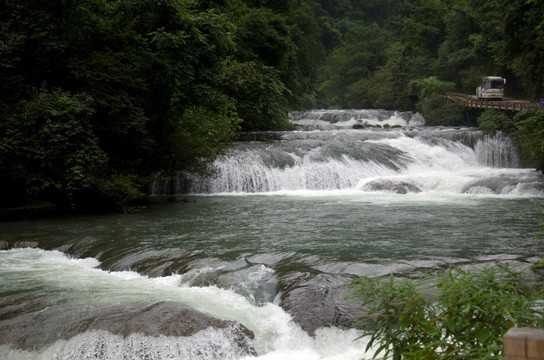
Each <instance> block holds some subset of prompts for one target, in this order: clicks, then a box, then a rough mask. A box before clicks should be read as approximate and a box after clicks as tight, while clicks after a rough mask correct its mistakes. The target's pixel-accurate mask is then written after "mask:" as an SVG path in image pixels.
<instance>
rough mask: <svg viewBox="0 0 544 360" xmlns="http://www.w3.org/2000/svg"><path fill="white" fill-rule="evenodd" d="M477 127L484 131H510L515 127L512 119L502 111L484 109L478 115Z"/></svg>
mask: <svg viewBox="0 0 544 360" xmlns="http://www.w3.org/2000/svg"><path fill="white" fill-rule="evenodd" d="M478 127H479V128H480V129H482V130H483V131H484V132H485V133H494V132H495V131H504V132H507V133H511V132H512V131H514V129H515V125H514V121H513V119H512V118H511V117H510V116H508V114H506V113H505V112H504V111H498V110H495V109H485V110H484V111H483V112H482V114H481V115H480V116H479V117H478Z"/></svg>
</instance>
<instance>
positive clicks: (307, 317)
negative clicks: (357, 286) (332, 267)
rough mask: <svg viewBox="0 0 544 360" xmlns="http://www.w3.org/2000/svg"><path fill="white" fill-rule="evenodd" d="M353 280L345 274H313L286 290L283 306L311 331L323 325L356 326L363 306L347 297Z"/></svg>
mask: <svg viewBox="0 0 544 360" xmlns="http://www.w3.org/2000/svg"><path fill="white" fill-rule="evenodd" d="M350 281H351V279H350V278H348V277H345V276H336V275H328V274H319V275H316V276H315V277H314V276H310V277H309V279H308V280H306V281H302V282H300V283H298V284H296V286H295V287H294V288H293V289H292V290H289V291H287V292H285V294H284V296H283V299H282V301H281V306H282V308H284V309H285V311H287V312H288V313H289V314H291V316H292V317H293V320H294V321H295V322H296V323H297V324H299V325H300V326H301V328H302V329H303V330H304V331H306V332H308V333H309V334H310V335H314V334H315V331H316V330H317V329H318V328H321V327H329V326H335V327H338V328H343V329H348V328H353V327H354V326H355V322H356V317H357V314H359V313H360V307H359V306H358V305H357V304H355V303H354V302H353V301H352V300H348V299H345V297H346V295H347V294H348V284H349V283H350Z"/></svg>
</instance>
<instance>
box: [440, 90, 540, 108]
mask: <svg viewBox="0 0 544 360" xmlns="http://www.w3.org/2000/svg"><path fill="white" fill-rule="evenodd" d="M444 96H445V97H446V98H447V99H450V100H453V101H455V102H456V103H458V104H460V105H462V106H465V107H470V108H474V109H486V108H487V109H497V110H505V111H523V110H527V109H537V110H544V108H541V107H540V105H539V104H538V103H530V102H528V101H523V100H502V101H494V100H478V99H477V98H476V96H473V95H466V94H460V93H446V94H444Z"/></svg>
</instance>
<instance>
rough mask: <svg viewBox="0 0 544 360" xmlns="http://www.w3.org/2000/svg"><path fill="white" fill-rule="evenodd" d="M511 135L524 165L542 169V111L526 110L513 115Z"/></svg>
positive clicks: (543, 164) (543, 155)
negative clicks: (513, 128) (514, 127)
mask: <svg viewBox="0 0 544 360" xmlns="http://www.w3.org/2000/svg"><path fill="white" fill-rule="evenodd" d="M514 122H515V124H516V125H515V126H516V130H515V131H514V133H513V137H514V139H515V140H516V144H517V145H518V148H519V149H520V151H521V153H522V155H523V157H524V158H525V159H526V163H527V164H526V165H528V166H533V167H536V168H537V169H539V170H542V171H544V111H539V110H533V111H531V110H528V111H524V112H521V113H519V114H517V115H516V116H514Z"/></svg>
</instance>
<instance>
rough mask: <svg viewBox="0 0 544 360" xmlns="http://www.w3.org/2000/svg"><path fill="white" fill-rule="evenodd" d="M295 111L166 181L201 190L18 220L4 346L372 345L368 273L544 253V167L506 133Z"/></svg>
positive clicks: (263, 353)
mask: <svg viewBox="0 0 544 360" xmlns="http://www.w3.org/2000/svg"><path fill="white" fill-rule="evenodd" d="M292 119H293V122H294V123H295V124H297V126H299V127H300V129H299V130H298V131H290V132H262V133H252V134H244V135H245V136H244V138H245V141H239V142H237V143H235V144H233V145H232V147H231V148H230V149H229V151H228V153H227V154H225V155H224V156H222V157H220V158H218V159H217V160H216V161H215V163H214V168H215V174H214V176H208V177H204V176H200V175H197V174H183V176H180V177H179V178H177V179H175V180H173V181H172V180H160V181H156V182H155V183H154V184H153V185H152V187H151V193H152V194H154V195H166V194H184V196H183V197H182V198H183V201H161V200H164V198H161V197H157V198H156V199H155V200H157V201H153V202H152V204H151V205H150V206H149V207H148V208H147V209H142V211H141V212H139V213H137V214H133V215H131V216H126V215H123V214H94V215H90V214H89V215H83V216H73V217H70V216H66V217H60V218H50V219H39V220H36V221H23V222H0V235H1V236H0V283H1V284H2V286H0V359H6V360H23V359H37V360H42V359H43V360H49V359H59V360H61V359H66V360H68V359H70V360H72V359H90V358H92V359H103V360H118V359H124V360H128V359H134V360H136V359H176V360H177V359H184V360H185V359H195V360H212V359H213V360H215V359H232V360H248V359H263V360H264V359H266V360H280V359H281V360H283V359H297V360H333V359H342V360H356V359H362V358H365V357H366V358H372V357H373V355H374V354H373V351H372V349H371V351H369V352H368V353H367V352H365V348H366V347H367V339H366V338H361V339H358V340H356V341H354V340H355V339H357V338H358V336H359V335H360V329H358V328H357V325H356V324H355V321H356V319H357V316H358V315H360V314H361V310H362V309H361V306H360V304H358V303H356V302H350V301H349V300H347V299H346V295H347V292H348V291H349V290H348V288H349V283H350V281H351V280H352V279H353V278H355V277H358V276H373V277H375V276H378V277H381V276H387V275H389V274H395V275H396V276H397V275H400V276H419V275H421V274H428V273H429V271H434V270H437V271H440V270H442V269H445V268H448V267H455V266H467V267H470V268H474V267H478V266H484V267H488V266H493V265H496V264H497V263H499V264H502V263H504V262H508V263H509V264H510V265H511V266H512V268H516V269H518V268H520V269H530V268H531V265H533V264H535V263H538V262H539V261H540V260H541V254H542V244H541V243H539V242H536V241H534V238H535V235H539V232H538V231H539V230H538V229H541V228H542V219H541V214H542V212H541V209H542V206H544V184H543V179H542V174H540V173H538V172H537V171H535V170H533V169H523V168H517V166H518V160H517V156H516V152H515V147H514V146H513V145H512V143H511V142H510V141H509V140H508V139H507V138H506V137H504V136H503V135H502V134H496V135H494V136H487V135H484V134H483V133H482V132H481V131H478V130H476V129H470V128H446V127H443V128H442V127H425V126H420V125H422V124H423V120H422V117H421V115H419V114H413V113H400V112H391V111H380V110H348V111H312V112H306V113H294V114H292ZM257 140H259V141H257ZM186 194H189V195H186ZM190 194H194V195H190ZM167 199H168V200H176V197H171V196H168V197H167ZM178 200H179V198H178ZM527 271H530V270H527ZM374 345H376V344H374ZM378 356H379V354H378Z"/></svg>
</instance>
